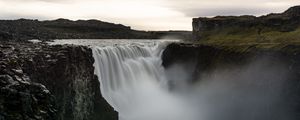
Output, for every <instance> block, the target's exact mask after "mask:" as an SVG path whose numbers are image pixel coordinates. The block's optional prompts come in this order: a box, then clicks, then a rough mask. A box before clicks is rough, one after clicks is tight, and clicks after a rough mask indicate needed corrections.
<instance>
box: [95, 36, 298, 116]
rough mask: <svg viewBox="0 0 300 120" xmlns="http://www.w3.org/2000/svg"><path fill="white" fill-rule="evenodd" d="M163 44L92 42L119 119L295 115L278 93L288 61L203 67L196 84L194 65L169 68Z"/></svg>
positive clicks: (105, 93)
mask: <svg viewBox="0 0 300 120" xmlns="http://www.w3.org/2000/svg"><path fill="white" fill-rule="evenodd" d="M165 45H166V44H163V43H161V42H147V43H143V42H137V43H136V44H112V45H109V46H99V47H97V46H95V47H93V56H94V59H95V64H94V66H95V73H96V75H97V76H98V77H99V81H100V84H101V93H102V95H103V97H104V98H105V99H106V100H107V102H108V103H109V104H110V105H111V106H112V107H113V108H114V109H115V110H116V111H118V113H119V119H120V120H294V119H293V117H291V114H292V113H291V112H289V111H288V109H287V108H288V106H286V105H285V102H283V98H282V97H281V96H280V95H281V89H282V85H283V81H285V80H286V78H287V74H286V70H285V69H284V68H285V67H284V65H280V64H279V63H272V62H270V60H268V59H266V60H265V59H261V60H260V59H258V60H255V61H252V62H250V63H248V64H247V65H244V66H238V67H237V68H232V69H224V70H223V69H216V70H214V71H211V72H209V73H206V72H204V73H203V74H202V77H201V78H198V79H199V80H198V82H197V83H195V84H187V83H186V81H187V80H188V78H189V76H191V74H192V73H193V72H190V71H193V69H194V68H193V67H190V63H189V62H188V61H184V62H186V63H184V62H183V63H176V64H173V65H172V66H170V67H169V68H168V69H166V70H165V69H164V68H163V67H162V65H161V63H162V61H161V54H162V51H163V50H164V46H165ZM274 76H275V77H274ZM168 85H172V86H171V88H172V89H171V90H172V91H170V89H169V86H168ZM174 88H175V89H174Z"/></svg>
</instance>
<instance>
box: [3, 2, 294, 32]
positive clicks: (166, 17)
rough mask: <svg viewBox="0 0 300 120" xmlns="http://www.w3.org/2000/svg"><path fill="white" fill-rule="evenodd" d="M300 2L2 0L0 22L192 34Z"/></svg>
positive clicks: (272, 11) (283, 8) (276, 11)
mask: <svg viewBox="0 0 300 120" xmlns="http://www.w3.org/2000/svg"><path fill="white" fill-rule="evenodd" d="M295 5H300V0H0V19H19V18H28V19H39V20H54V19H58V18H66V19H71V20H78V19H81V20H87V19H98V20H101V21H107V22H113V23H118V24H124V25H126V26H131V27H132V28H133V29H137V30H192V18H195V17H212V16H217V15H245V14H247V15H255V16H259V15H264V14H268V13H280V12H283V11H285V10H286V9H288V8H289V7H291V6H295Z"/></svg>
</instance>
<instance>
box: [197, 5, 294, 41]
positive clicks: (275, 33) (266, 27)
mask: <svg viewBox="0 0 300 120" xmlns="http://www.w3.org/2000/svg"><path fill="white" fill-rule="evenodd" d="M299 19H300V6H295V7H291V8H289V9H288V10H286V11H285V12H283V13H278V14H274V13H272V14H269V15H265V16H260V17H255V16H249V15H245V16H217V17H213V18H205V17H200V18H194V19H193V35H194V36H195V39H196V41H199V42H203V43H215V44H245V43H248V44H255V43H283V44H284V43H298V42H299V41H300V39H299V38H300V37H299V33H300V28H299V27H300V21H299Z"/></svg>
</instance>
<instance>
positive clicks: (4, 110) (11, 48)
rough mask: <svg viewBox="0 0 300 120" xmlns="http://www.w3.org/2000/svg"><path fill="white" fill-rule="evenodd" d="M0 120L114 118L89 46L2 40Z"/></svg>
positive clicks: (114, 115) (106, 119)
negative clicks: (102, 93)
mask: <svg viewBox="0 0 300 120" xmlns="http://www.w3.org/2000/svg"><path fill="white" fill-rule="evenodd" d="M0 58H1V59H0V65H1V66H0V68H1V69H0V90H1V91H0V96H1V97H0V119H1V120H52V119H53V120H94V119H98V120H101V119H105V120H115V119H117V113H116V112H115V111H114V110H113V109H112V108H111V107H110V105H109V104H108V103H107V102H106V101H105V100H104V99H103V98H102V96H101V93H100V88H99V82H98V80H97V77H96V76H95V75H94V68H93V62H94V61H93V57H92V51H91V49H89V48H87V47H80V46H70V45H65V46H60V45H57V46H49V45H47V44H44V43H35V44H33V43H27V42H18V43H16V42H1V44H0Z"/></svg>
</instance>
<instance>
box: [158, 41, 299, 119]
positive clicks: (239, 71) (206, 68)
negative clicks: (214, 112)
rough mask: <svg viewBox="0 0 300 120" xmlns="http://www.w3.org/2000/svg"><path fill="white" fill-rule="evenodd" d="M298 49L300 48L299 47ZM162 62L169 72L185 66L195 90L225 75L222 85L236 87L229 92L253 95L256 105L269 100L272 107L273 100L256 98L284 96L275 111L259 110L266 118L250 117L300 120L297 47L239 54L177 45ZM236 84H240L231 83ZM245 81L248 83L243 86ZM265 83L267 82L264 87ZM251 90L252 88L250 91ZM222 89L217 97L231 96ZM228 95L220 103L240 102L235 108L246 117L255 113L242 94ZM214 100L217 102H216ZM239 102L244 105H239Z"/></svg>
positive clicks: (251, 49)
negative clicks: (235, 91) (225, 101)
mask: <svg viewBox="0 0 300 120" xmlns="http://www.w3.org/2000/svg"><path fill="white" fill-rule="evenodd" d="M297 48H299V46H298V47H297ZM162 60H163V63H162V64H163V66H164V67H165V68H166V69H167V70H168V69H169V68H171V69H172V67H174V66H181V67H182V68H183V69H185V70H186V71H188V72H187V73H185V74H189V75H190V76H191V77H189V78H187V81H188V83H189V84H190V85H191V86H193V85H199V84H203V83H205V82H207V81H206V80H207V78H210V77H211V76H213V78H214V77H216V76H218V75H219V74H222V76H221V78H219V79H220V81H219V82H222V81H225V83H227V84H230V85H232V86H227V87H228V88H229V89H231V87H232V89H236V88H237V91H238V92H239V93H242V95H241V96H243V95H245V94H246V95H247V96H248V95H249V96H250V97H251V98H253V99H251V100H250V101H252V100H253V101H252V102H254V103H255V104H254V105H257V104H260V102H261V101H259V100H262V101H264V100H267V103H268V104H273V103H272V102H271V101H272V100H269V99H268V98H267V99H265V98H259V97H257V96H255V95H257V94H260V93H261V94H263V95H264V96H268V95H270V94H273V93H274V92H275V95H276V96H277V95H278V96H280V97H279V98H278V101H277V102H276V103H274V104H275V105H271V107H272V108H271V110H269V111H260V110H261V109H257V110H258V111H260V112H262V113H263V114H262V115H259V116H251V115H250V116H249V117H259V118H257V119H258V120H264V119H265V118H264V119H261V118H263V117H264V116H268V115H270V116H268V117H269V118H270V117H274V118H276V119H278V118H279V119H281V118H280V117H284V116H285V117H284V118H283V119H288V120H298V119H300V115H299V112H300V111H299V110H300V104H299V103H300V93H299V90H300V88H299V85H300V79H299V78H300V71H299V70H300V50H299V49H297V50H296V49H295V46H287V47H285V48H282V49H280V50H273V49H269V50H262V49H257V48H255V47H247V48H244V50H243V51H241V48H239V49H238V50H237V49H228V47H223V48H220V47H216V46H209V45H203V44H182V43H173V44H170V45H168V46H167V48H166V49H165V51H164V52H163V56H162ZM224 73H225V74H224ZM185 74H183V75H185ZM208 76H210V77H208ZM245 76H246V77H245ZM228 77H229V78H228ZM216 79H218V77H216ZM219 79H218V80H219ZM209 80H210V79H209ZM213 80H214V79H213ZM232 80H237V81H235V82H234V83H231V81H232ZM243 80H246V81H247V82H246V83H243ZM264 81H267V82H266V83H264ZM252 82H254V83H252ZM170 84H171V85H173V86H172V88H173V89H174V88H176V87H180V85H178V84H177V83H176V81H175V83H170ZM220 84H222V83H220ZM249 86H251V87H250V88H248V87H249ZM261 86H264V87H261ZM221 87H222V86H217V87H216V88H215V89H221V91H219V92H220V93H219V94H217V95H218V97H219V96H222V95H221V94H224V95H227V93H226V91H222V90H223V88H221ZM212 89H214V88H212ZM226 89H227V88H226ZM226 89H225V90H226ZM268 91H269V92H268ZM252 92H254V93H252ZM208 94H209V93H208ZM228 95H229V96H225V97H224V96H223V97H220V99H221V100H220V101H218V100H217V101H218V102H219V103H222V102H223V99H224V98H226V99H229V100H230V101H238V102H235V103H234V104H233V106H235V105H236V106H238V105H240V106H242V107H240V109H239V110H241V111H242V110H243V109H247V110H246V111H247V112H246V114H248V113H251V112H250V111H251V109H252V107H249V108H247V106H245V105H247V104H251V102H249V101H247V100H248V99H247V98H243V97H241V96H239V94H237V95H236V94H235V93H234V91H230V92H229V93H228ZM230 95H234V97H233V96H232V97H233V98H231V97H230ZM251 95H254V96H251ZM210 100H212V101H215V99H210ZM240 100H241V101H240ZM239 102H241V103H242V104H239ZM217 104H218V103H217ZM262 105H265V104H262ZM214 109H215V108H214ZM233 109H234V107H233ZM226 110H229V111H230V110H232V109H231V107H230V108H229V107H228V108H226ZM274 111H275V112H278V111H279V112H278V113H276V114H273V113H272V112H274ZM223 112H226V111H222V113H223ZM269 112H270V113H269ZM236 113H239V111H235V112H234V115H235V117H239V116H236ZM260 117H261V118H260ZM237 119H238V118H237ZM246 119H248V118H246Z"/></svg>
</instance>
